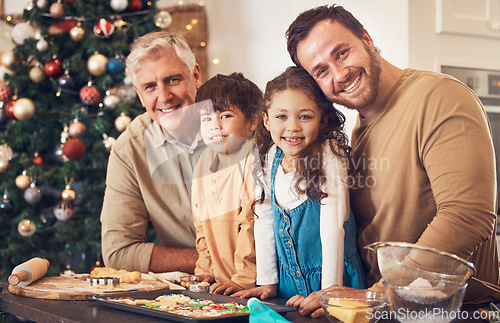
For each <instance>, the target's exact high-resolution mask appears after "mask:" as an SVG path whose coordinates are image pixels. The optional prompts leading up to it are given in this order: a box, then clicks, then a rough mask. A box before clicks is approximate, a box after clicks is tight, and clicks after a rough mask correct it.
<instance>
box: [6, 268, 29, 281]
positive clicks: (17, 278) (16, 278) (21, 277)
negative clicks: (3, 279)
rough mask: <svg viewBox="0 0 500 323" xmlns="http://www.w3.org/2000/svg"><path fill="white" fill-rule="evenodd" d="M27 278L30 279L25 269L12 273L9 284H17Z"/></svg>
mask: <svg viewBox="0 0 500 323" xmlns="http://www.w3.org/2000/svg"><path fill="white" fill-rule="evenodd" d="M26 279H28V273H27V272H26V271H24V270H20V271H19V272H17V273H16V274H12V275H10V276H9V284H11V285H17V284H19V283H20V282H22V281H24V280H26Z"/></svg>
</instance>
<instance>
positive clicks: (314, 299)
mask: <svg viewBox="0 0 500 323" xmlns="http://www.w3.org/2000/svg"><path fill="white" fill-rule="evenodd" d="M353 289H354V288H351V287H344V286H338V285H332V286H330V287H327V288H325V289H322V290H319V291H317V292H314V293H311V294H310V295H309V296H307V297H304V296H300V295H295V296H293V297H292V298H290V299H289V300H288V301H287V302H286V305H287V306H293V307H297V308H298V310H299V314H300V315H302V316H306V315H311V317H314V318H318V317H321V316H323V315H325V311H324V310H323V308H322V307H321V304H320V302H319V295H321V293H324V292H331V291H334V290H353Z"/></svg>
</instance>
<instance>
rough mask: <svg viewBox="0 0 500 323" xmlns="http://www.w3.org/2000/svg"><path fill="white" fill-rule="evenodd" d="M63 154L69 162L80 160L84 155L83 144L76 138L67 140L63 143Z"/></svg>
mask: <svg viewBox="0 0 500 323" xmlns="http://www.w3.org/2000/svg"><path fill="white" fill-rule="evenodd" d="M63 154H64V156H66V157H68V159H70V160H80V159H81V158H82V157H83V155H85V144H84V143H83V141H81V140H80V139H78V138H69V139H68V140H66V142H65V143H64V146H63Z"/></svg>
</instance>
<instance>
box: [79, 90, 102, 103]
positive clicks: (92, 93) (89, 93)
mask: <svg viewBox="0 0 500 323" xmlns="http://www.w3.org/2000/svg"><path fill="white" fill-rule="evenodd" d="M100 97H101V93H100V92H99V89H98V88H97V87H96V86H95V85H85V86H83V87H82V88H81V89H80V101H82V103H83V104H85V105H94V104H97V103H98V102H99V98H100Z"/></svg>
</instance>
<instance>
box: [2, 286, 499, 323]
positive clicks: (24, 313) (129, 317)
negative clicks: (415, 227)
mask: <svg viewBox="0 0 500 323" xmlns="http://www.w3.org/2000/svg"><path fill="white" fill-rule="evenodd" d="M0 288H3V290H2V291H1V293H0V312H7V313H10V314H13V315H16V316H18V317H22V318H24V319H27V320H31V321H35V322H40V323H44V322H47V323H54V322H65V323H76V322H84V323H89V322H91V323H99V322H105V323H124V322H134V323H135V322H137V323H142V322H144V323H146V322H150V323H154V322H170V321H166V320H161V319H157V318H153V317H150V316H144V315H139V314H135V313H131V312H124V311H123V312H122V311H120V310H117V309H113V308H108V307H105V306H102V305H99V304H97V303H96V302H95V301H92V300H89V301H59V300H44V299H37V298H29V297H23V296H17V295H14V294H11V293H10V292H9V291H8V290H7V284H6V283H0ZM271 302H272V303H276V304H279V305H284V301H283V300H276V299H275V300H274V301H273V300H271ZM496 305H497V306H500V304H498V303H497V304H496ZM479 308H489V304H482V305H464V306H463V308H462V311H464V312H468V314H469V319H457V320H455V321H454V322H455V323H458V322H488V321H486V320H481V319H471V318H472V317H473V313H474V312H477V311H478V309H479ZM1 318H2V316H1V313H0V321H1ZM285 318H286V319H287V320H289V321H290V322H295V323H313V322H314V323H327V322H328V319H327V318H326V317H322V318H320V319H313V318H310V317H302V316H300V315H299V314H298V312H297V311H293V312H289V313H287V314H286V316H285ZM380 322H395V321H393V320H381V321H380Z"/></svg>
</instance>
